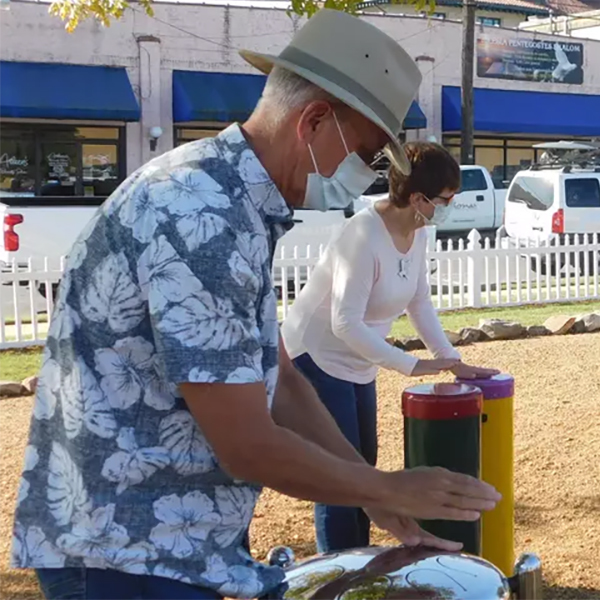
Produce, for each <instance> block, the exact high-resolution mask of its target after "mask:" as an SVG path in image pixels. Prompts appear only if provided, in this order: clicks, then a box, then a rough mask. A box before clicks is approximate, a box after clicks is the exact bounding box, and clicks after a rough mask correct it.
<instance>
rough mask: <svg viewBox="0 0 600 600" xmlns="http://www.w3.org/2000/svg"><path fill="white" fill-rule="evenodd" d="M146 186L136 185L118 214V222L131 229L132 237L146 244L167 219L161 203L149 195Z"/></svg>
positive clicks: (148, 189)
mask: <svg viewBox="0 0 600 600" xmlns="http://www.w3.org/2000/svg"><path fill="white" fill-rule="evenodd" d="M151 189H152V188H151V187H149V186H148V185H143V184H142V185H138V186H137V187H136V188H135V190H133V192H132V193H131V194H130V195H129V198H128V199H127V202H124V203H123V204H122V206H121V210H120V212H119V220H120V221H121V224H122V225H124V226H125V227H128V228H129V229H131V232H132V235H133V237H134V238H135V239H136V240H138V241H139V242H142V243H143V244H147V243H148V242H150V240H152V238H153V237H154V234H155V232H156V229H157V228H158V226H159V225H160V224H161V223H164V222H165V221H166V220H167V219H168V215H167V213H166V212H165V211H164V210H163V206H162V204H161V203H159V202H157V199H156V198H155V197H154V196H153V195H152V194H151V193H150V190H151Z"/></svg>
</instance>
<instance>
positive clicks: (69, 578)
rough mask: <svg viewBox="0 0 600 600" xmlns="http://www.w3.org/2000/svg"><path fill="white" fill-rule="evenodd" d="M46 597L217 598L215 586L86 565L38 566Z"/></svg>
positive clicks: (51, 599) (85, 599) (97, 599)
mask: <svg viewBox="0 0 600 600" xmlns="http://www.w3.org/2000/svg"><path fill="white" fill-rule="evenodd" d="M36 573H37V577H38V581H39V582H40V587H41V588H42V592H43V594H44V597H45V598H46V600H124V599H125V598H126V599H127V600H220V599H221V598H222V597H223V596H221V595H220V594H219V593H218V592H215V591H214V590H208V589H205V588H199V587H196V586H194V585H190V584H188V583H183V582H182V581H176V580H175V579H167V578H165V577H156V576H154V575H131V574H129V573H122V572H121V571H114V570H110V569H108V570H104V569H87V568H65V569H37V570H36Z"/></svg>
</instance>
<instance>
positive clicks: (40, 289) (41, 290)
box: [37, 282, 59, 302]
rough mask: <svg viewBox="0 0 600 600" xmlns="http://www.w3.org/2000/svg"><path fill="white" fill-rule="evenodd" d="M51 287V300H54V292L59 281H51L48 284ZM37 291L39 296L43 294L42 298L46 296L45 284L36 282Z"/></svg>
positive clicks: (56, 290)
mask: <svg viewBox="0 0 600 600" xmlns="http://www.w3.org/2000/svg"><path fill="white" fill-rule="evenodd" d="M50 286H51V288H52V292H51V293H52V301H53V302H54V300H56V293H57V292H58V286H59V282H56V283H52V284H50ZM37 289H38V292H39V293H40V295H41V296H43V297H44V298H47V297H48V296H47V295H46V290H47V288H46V284H45V283H38V288H37Z"/></svg>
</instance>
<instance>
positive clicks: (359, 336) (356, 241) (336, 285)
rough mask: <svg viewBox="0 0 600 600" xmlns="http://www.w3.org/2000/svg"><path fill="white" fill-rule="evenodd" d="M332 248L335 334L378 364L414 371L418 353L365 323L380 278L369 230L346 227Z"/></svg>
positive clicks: (408, 371)
mask: <svg viewBox="0 0 600 600" xmlns="http://www.w3.org/2000/svg"><path fill="white" fill-rule="evenodd" d="M330 248H331V252H332V279H333V283H332V289H331V326H332V330H333V334H334V335H335V336H336V337H337V338H339V339H340V340H342V341H343V342H345V343H346V344H347V345H348V346H349V347H350V348H352V350H353V351H355V352H357V353H358V354H360V355H361V356H362V357H363V358H365V359H366V360H368V361H370V362H371V363H373V364H374V365H378V366H380V367H385V368H387V369H393V370H396V371H400V372H401V373H404V374H405V375H410V374H411V373H412V371H413V369H414V368H415V365H416V364H417V362H418V359H417V358H416V357H415V356H411V355H410V354H407V353H406V352H403V351H402V350H400V349H399V348H396V347H394V346H392V345H391V344H388V342H386V341H385V339H383V338H382V337H381V335H379V334H378V333H377V332H376V331H373V330H372V329H371V328H370V327H368V326H367V325H366V324H365V321H364V317H365V312H366V309H367V304H368V302H369V297H370V295H371V290H372V289H373V285H374V283H375V278H376V261H377V259H376V257H375V255H374V253H373V251H372V249H371V243H369V240H368V232H367V231H364V230H360V229H359V228H358V227H356V228H349V227H346V229H345V230H344V232H343V233H342V235H341V236H340V237H339V238H338V240H337V241H336V243H335V244H334V245H332V246H331V247H330Z"/></svg>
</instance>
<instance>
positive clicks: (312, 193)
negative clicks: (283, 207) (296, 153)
mask: <svg viewBox="0 0 600 600" xmlns="http://www.w3.org/2000/svg"><path fill="white" fill-rule="evenodd" d="M333 118H334V119H335V124H336V125H337V128H338V131H339V132H340V137H341V138H342V142H343V144H344V148H345V149H346V155H347V156H346V158H344V160H343V161H342V162H341V163H340V164H339V165H338V168H337V169H336V170H335V173H334V174H333V175H332V176H331V177H325V176H324V175H321V174H320V173H319V168H318V167H317V161H316V160H315V155H314V152H313V149H312V148H311V146H310V144H309V145H308V151H309V152H310V156H311V158H312V161H313V165H314V167H315V173H310V174H309V175H308V178H307V181H306V194H305V196H304V208H312V209H314V210H321V211H326V210H329V209H331V208H338V209H339V208H346V207H347V206H348V205H349V204H350V203H351V202H352V201H353V200H355V199H357V198H358V197H359V196H361V195H362V194H363V193H364V192H366V191H367V189H368V188H369V187H370V186H371V185H372V184H373V183H374V182H375V180H376V179H377V173H375V171H373V169H371V168H370V167H369V166H368V165H366V164H365V162H364V161H363V160H362V159H361V158H360V157H359V156H358V154H356V152H352V153H350V152H348V145H347V144H346V140H345V139H344V134H343V133H342V129H341V127H340V124H339V122H338V120H337V116H336V114H335V113H333Z"/></svg>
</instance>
